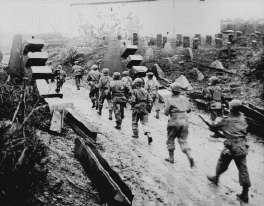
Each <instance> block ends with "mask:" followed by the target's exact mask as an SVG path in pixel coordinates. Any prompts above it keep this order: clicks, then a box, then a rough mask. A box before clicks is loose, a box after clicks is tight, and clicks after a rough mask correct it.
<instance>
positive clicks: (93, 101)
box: [92, 100, 95, 108]
mask: <svg viewBox="0 0 264 206" xmlns="http://www.w3.org/2000/svg"><path fill="white" fill-rule="evenodd" d="M92 103H93V106H92V108H95V100H92Z"/></svg>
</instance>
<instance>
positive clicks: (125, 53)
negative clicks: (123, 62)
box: [121, 45, 138, 59]
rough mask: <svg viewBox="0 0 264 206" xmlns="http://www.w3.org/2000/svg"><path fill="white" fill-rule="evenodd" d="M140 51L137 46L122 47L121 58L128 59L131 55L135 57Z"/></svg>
mask: <svg viewBox="0 0 264 206" xmlns="http://www.w3.org/2000/svg"><path fill="white" fill-rule="evenodd" d="M137 49H138V46H137V45H124V46H123V47H122V51H123V52H121V53H122V54H121V57H122V58H123V59H126V58H127V57H128V56H129V55H134V54H135V53H136V51H137Z"/></svg>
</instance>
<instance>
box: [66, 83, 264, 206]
mask: <svg viewBox="0 0 264 206" xmlns="http://www.w3.org/2000/svg"><path fill="white" fill-rule="evenodd" d="M64 90H66V93H65V97H66V98H68V99H73V101H74V105H75V107H76V110H77V111H78V112H79V113H81V114H82V115H83V116H84V117H85V118H87V119H88V120H89V121H91V122H93V123H94V124H96V125H98V126H99V128H100V131H101V134H98V143H99V144H100V145H102V148H103V151H101V153H102V155H103V156H104V158H105V159H106V160H107V161H108V162H109V164H110V166H111V167H112V168H113V169H114V170H115V171H117V172H118V174H119V175H120V176H121V178H122V179H123V180H124V182H125V183H126V184H127V185H128V186H129V187H130V188H131V190H132V191H133V194H134V195H135V198H134V201H133V205H134V206H140V205H146V206H147V205H157V206H159V205H168V206H174V205H182V206H212V205H214V206H222V205H235V206H238V205H240V203H239V202H238V201H237V199H236V193H240V191H241V187H240V186H239V182H238V171H237V168H236V166H235V164H234V163H231V165H230V167H229V169H228V171H227V172H226V173H225V174H224V175H223V176H222V177H221V182H220V186H219V187H216V186H214V185H211V184H210V183H209V182H208V180H207V178H206V174H213V173H214V171H215V166H216V162H217V159H218V157H219V155H220V151H221V150H222V147H223V140H222V139H210V137H209V136H210V131H209V130H207V128H206V126H205V125H204V123H203V122H202V121H201V120H200V119H199V118H198V117H197V115H196V114H195V113H194V112H193V113H190V114H189V121H190V131H189V137H188V142H189V144H190V147H191V148H192V152H193V156H194V158H195V161H196V165H197V168H195V169H193V170H192V169H190V166H189V162H188V160H187V157H186V156H185V154H183V153H182V152H181V150H180V148H179V145H178V143H177V141H176V142H175V144H176V150H175V163H174V164H173V165H172V164H170V163H167V162H165V161H164V158H165V157H166V156H167V155H168V154H167V149H166V144H165V143H166V125H167V117H166V116H164V115H160V116H161V117H160V119H159V120H157V119H155V118H154V115H153V114H152V113H151V114H150V119H149V120H150V122H151V125H150V126H149V127H150V130H151V134H152V136H153V140H154V141H153V143H152V145H151V146H149V145H148V144H147V138H146V137H145V136H144V135H143V133H142V128H141V124H140V123H139V139H133V138H132V137H131V136H132V128H131V125H132V117H131V114H132V112H131V110H130V106H128V108H127V109H126V110H125V119H124V121H123V123H122V130H121V131H119V130H116V129H115V128H114V126H115V121H114V120H112V121H109V120H108V110H107V109H106V107H105V106H106V105H107V104H105V105H104V109H103V110H102V116H99V115H98V114H97V112H96V110H93V109H91V102H90V99H89V97H88V92H89V91H88V90H86V89H84V88H81V90H80V91H76V89H75V87H74V85H71V84H69V83H67V84H66V85H65V89H64ZM207 119H208V117H207ZM250 146H251V149H250V154H249V156H248V167H249V173H250V175H251V176H250V177H251V181H252V187H251V189H250V205H253V206H260V205H263V204H262V203H264V198H263V196H264V195H263V194H264V177H263V175H262V174H263V171H264V166H263V165H264V149H263V145H259V144H256V143H254V142H253V141H250ZM261 170H262V171H261ZM252 195H253V197H252Z"/></svg>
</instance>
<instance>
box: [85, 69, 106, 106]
mask: <svg viewBox="0 0 264 206" xmlns="http://www.w3.org/2000/svg"><path fill="white" fill-rule="evenodd" d="M101 76H102V74H101V72H99V71H98V70H92V71H90V72H89V74H88V77H87V81H88V84H89V85H90V93H89V97H90V99H91V100H92V103H93V107H95V106H96V109H98V107H99V103H98V100H99V89H98V84H99V79H100V78H101Z"/></svg>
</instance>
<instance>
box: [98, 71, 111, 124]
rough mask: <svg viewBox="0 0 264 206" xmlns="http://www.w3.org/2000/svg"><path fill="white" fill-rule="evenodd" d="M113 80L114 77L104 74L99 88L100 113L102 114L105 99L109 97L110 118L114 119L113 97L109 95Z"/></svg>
mask: <svg viewBox="0 0 264 206" xmlns="http://www.w3.org/2000/svg"><path fill="white" fill-rule="evenodd" d="M111 81H113V78H112V77H110V76H108V74H107V75H104V76H102V77H101V78H100V80H99V84H98V88H99V111H98V114H100V115H101V111H102V108H103V104H104V100H105V99H107V102H108V110H109V119H110V120H111V119H112V110H113V103H112V100H111V97H110V95H109V85H110V82H111Z"/></svg>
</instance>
